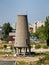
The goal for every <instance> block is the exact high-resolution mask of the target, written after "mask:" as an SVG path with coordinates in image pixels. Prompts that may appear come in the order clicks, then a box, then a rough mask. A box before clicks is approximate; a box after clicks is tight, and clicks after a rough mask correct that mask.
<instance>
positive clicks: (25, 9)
mask: <svg viewBox="0 0 49 65" xmlns="http://www.w3.org/2000/svg"><path fill="white" fill-rule="evenodd" d="M21 14H23V15H24V14H25V15H26V14H27V15H28V22H29V23H32V22H34V21H36V20H41V21H44V20H45V18H46V16H48V15H49V0H0V25H2V24H3V23H5V22H10V23H15V22H16V21H17V15H21Z"/></svg>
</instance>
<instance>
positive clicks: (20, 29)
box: [14, 15, 30, 54]
mask: <svg viewBox="0 0 49 65" xmlns="http://www.w3.org/2000/svg"><path fill="white" fill-rule="evenodd" d="M15 36H16V37H15V44H14V48H15V50H16V53H18V54H19V53H22V49H24V50H23V51H24V53H25V52H27V49H28V50H29V52H30V39H29V30H28V19H27V15H18V18H17V24H16V34H15Z"/></svg>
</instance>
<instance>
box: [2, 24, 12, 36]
mask: <svg viewBox="0 0 49 65" xmlns="http://www.w3.org/2000/svg"><path fill="white" fill-rule="evenodd" d="M2 30H3V32H4V34H5V35H8V34H9V32H11V31H12V27H11V26H10V23H4V24H3V27H2Z"/></svg>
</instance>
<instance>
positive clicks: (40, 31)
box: [36, 25, 45, 41]
mask: <svg viewBox="0 0 49 65" xmlns="http://www.w3.org/2000/svg"><path fill="white" fill-rule="evenodd" d="M44 33H45V32H44V26H43V25H42V26H41V27H39V28H38V29H37V31H36V34H37V36H38V38H39V39H41V40H43V41H44V40H45V35H44Z"/></svg>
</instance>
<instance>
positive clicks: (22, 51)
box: [14, 47, 31, 56]
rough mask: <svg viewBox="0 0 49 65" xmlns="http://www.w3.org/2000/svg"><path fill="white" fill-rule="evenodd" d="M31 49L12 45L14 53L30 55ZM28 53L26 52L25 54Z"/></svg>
mask: <svg viewBox="0 0 49 65" xmlns="http://www.w3.org/2000/svg"><path fill="white" fill-rule="evenodd" d="M30 52H31V49H30V48H28V47H14V54H16V55H18V56H19V55H24V56H25V55H30ZM27 53H28V54H27Z"/></svg>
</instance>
